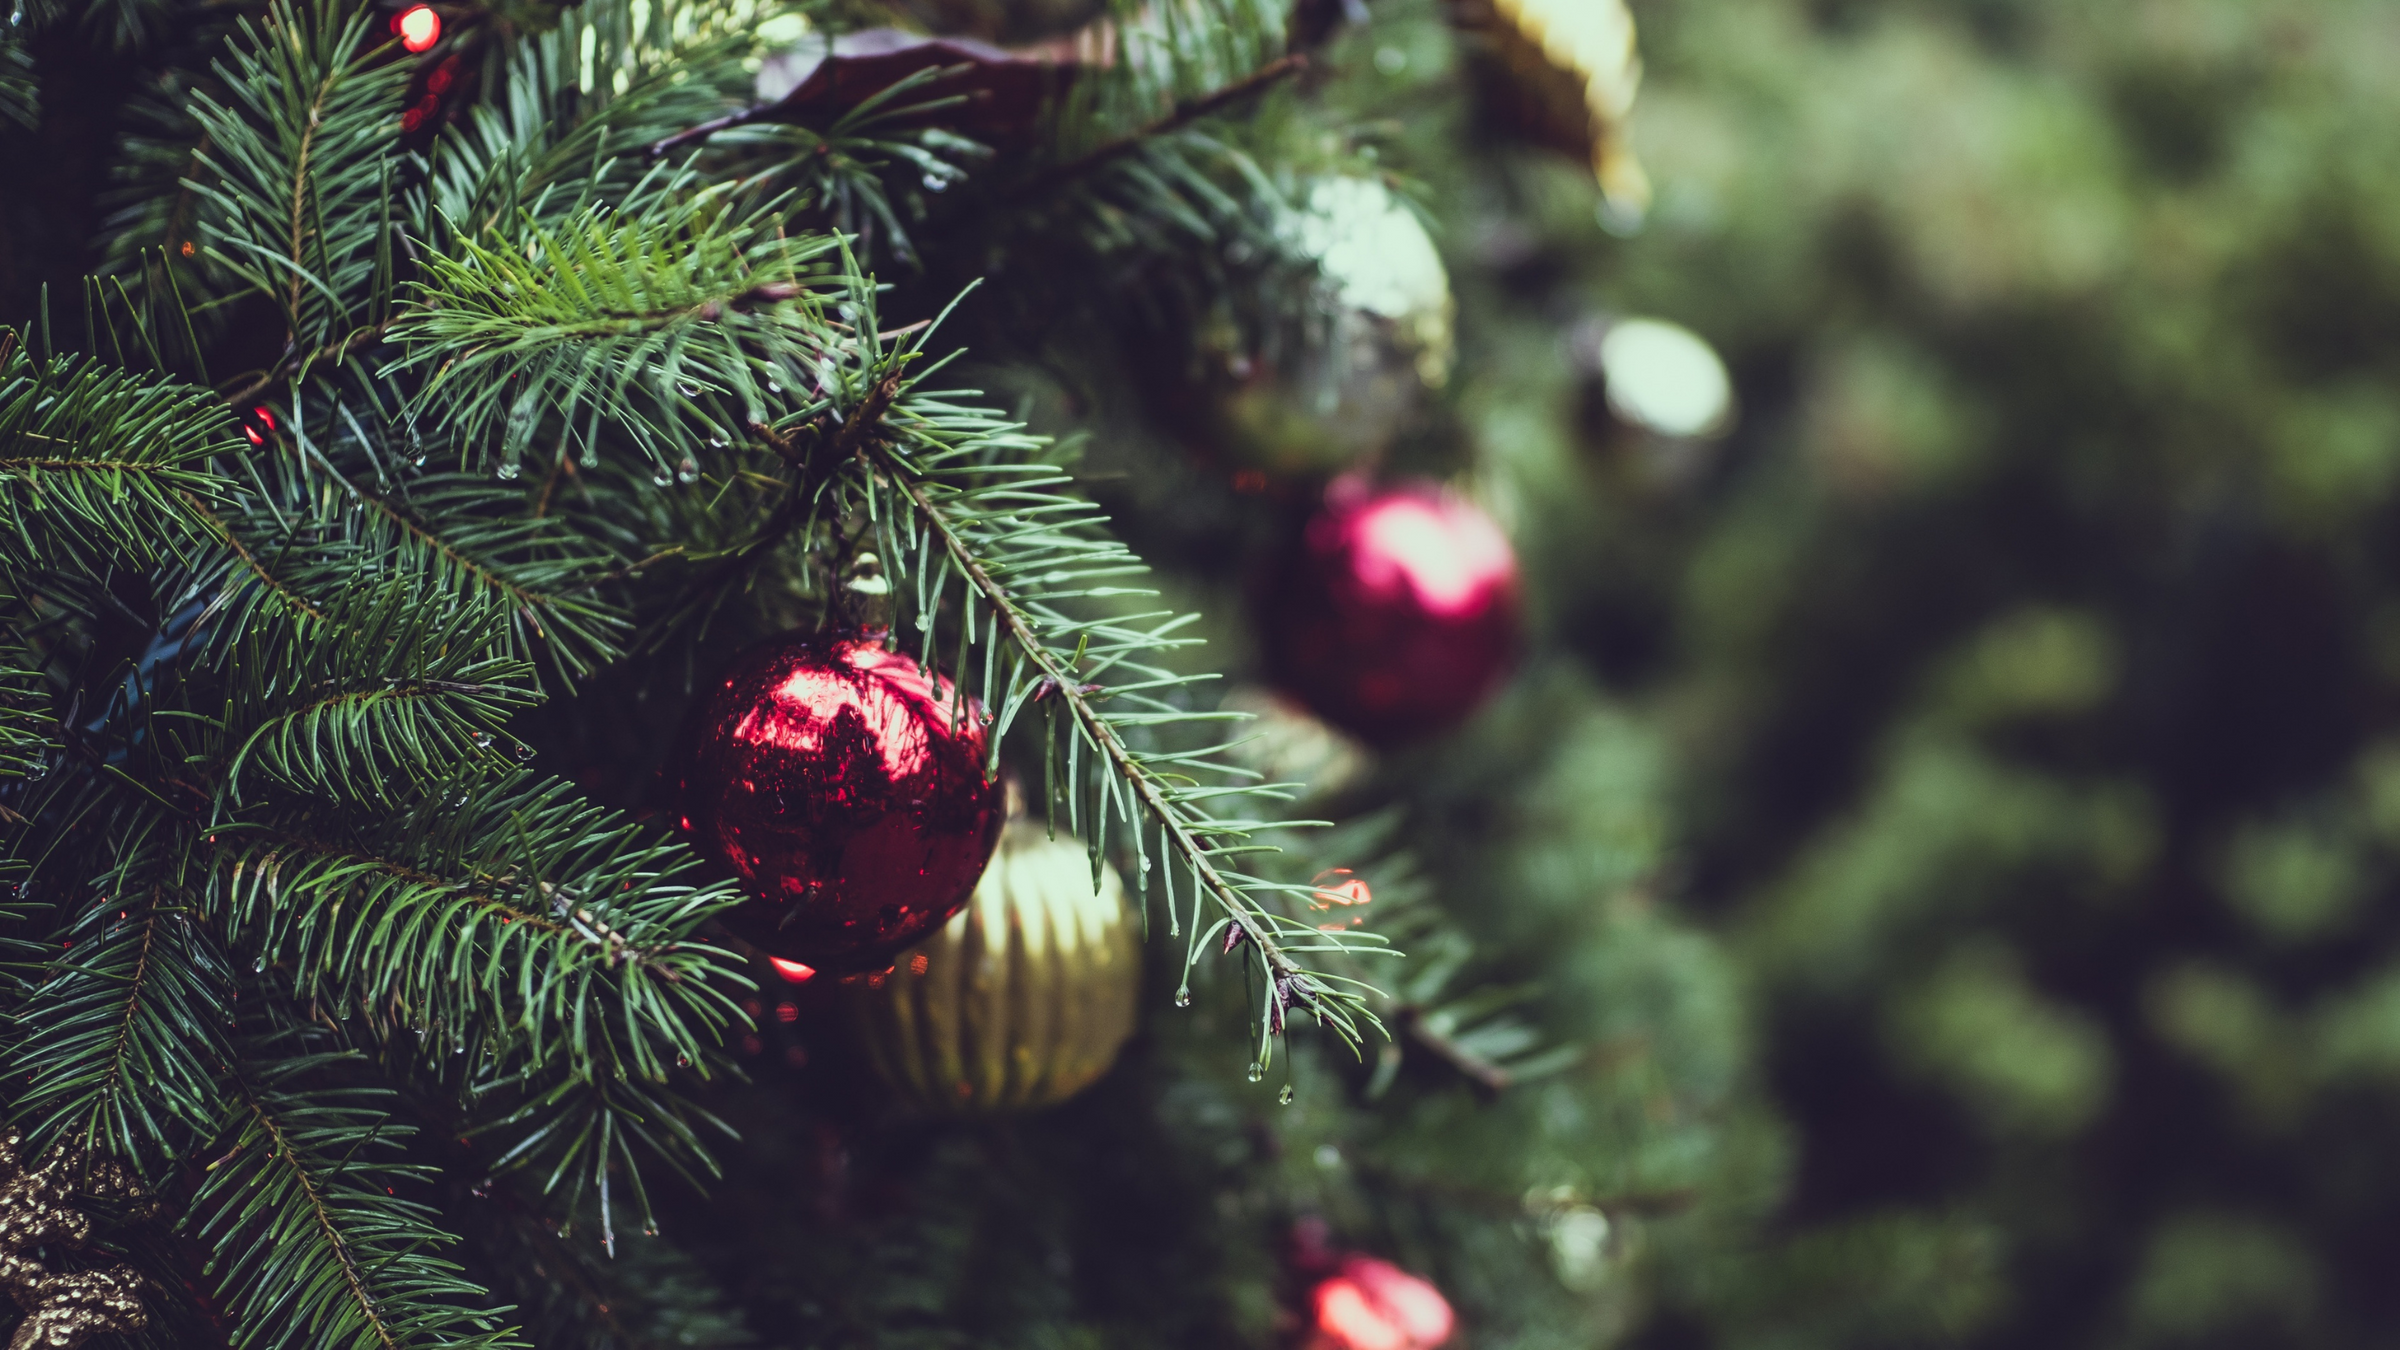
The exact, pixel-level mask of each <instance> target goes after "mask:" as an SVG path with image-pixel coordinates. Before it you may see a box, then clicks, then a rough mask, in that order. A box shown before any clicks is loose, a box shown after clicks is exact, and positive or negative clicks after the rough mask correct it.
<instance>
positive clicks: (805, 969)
mask: <svg viewBox="0 0 2400 1350" xmlns="http://www.w3.org/2000/svg"><path fill="white" fill-rule="evenodd" d="M767 964H768V965H770V966H773V967H775V973H776V974H778V975H781V976H782V977H783V978H785V979H786V980H789V981H791V982H792V983H793V984H806V983H808V982H809V981H810V980H813V979H815V978H816V977H817V968H816V967H815V966H804V965H801V964H800V963H799V962H797V961H786V960H784V959H783V958H782V957H780V956H770V957H768V958H767Z"/></svg>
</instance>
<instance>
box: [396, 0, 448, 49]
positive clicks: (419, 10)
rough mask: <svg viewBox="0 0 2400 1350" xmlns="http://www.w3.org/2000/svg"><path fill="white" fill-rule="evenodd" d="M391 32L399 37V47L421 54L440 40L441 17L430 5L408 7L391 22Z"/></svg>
mask: <svg viewBox="0 0 2400 1350" xmlns="http://www.w3.org/2000/svg"><path fill="white" fill-rule="evenodd" d="M392 31H393V32H395V33H398V34H399V35H400V45H401V46H403V47H406V48H407V49H409V50H410V51H412V52H421V51H424V50H426V49H428V48H430V47H431V46H433V44H435V43H437V42H439V41H441V40H442V16H441V15H439V14H436V13H434V12H433V6H431V5H410V6H409V7H408V8H407V9H404V10H402V11H400V16H399V17H398V18H396V19H393V20H392Z"/></svg>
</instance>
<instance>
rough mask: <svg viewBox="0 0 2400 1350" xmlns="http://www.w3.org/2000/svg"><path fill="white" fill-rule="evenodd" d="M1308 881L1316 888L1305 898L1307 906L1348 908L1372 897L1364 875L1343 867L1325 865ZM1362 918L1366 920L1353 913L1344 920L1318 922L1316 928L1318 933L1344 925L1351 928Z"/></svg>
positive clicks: (1361, 903)
mask: <svg viewBox="0 0 2400 1350" xmlns="http://www.w3.org/2000/svg"><path fill="white" fill-rule="evenodd" d="M1309 885H1310V886H1312V887H1315V888H1316V893H1315V894H1314V895H1312V896H1310V897H1309V901H1308V906H1309V908H1311V909H1335V908H1342V909H1348V908H1350V907H1352V906H1356V905H1366V904H1371V903H1373V902H1374V899H1375V892H1374V890H1373V889H1372V888H1370V887H1369V886H1368V885H1367V879H1366V878H1365V877H1362V876H1356V875H1353V874H1352V873H1351V871H1350V869H1349V868H1347V867H1329V868H1327V869H1325V870H1324V871H1322V872H1319V873H1317V875H1316V877H1315V879H1314V880H1312V881H1310V882H1309ZM1364 922H1366V920H1365V919H1364V918H1362V917H1359V916H1356V915H1353V916H1352V917H1351V918H1350V919H1349V920H1348V921H1346V922H1336V923H1321V924H1318V925H1317V931H1318V932H1320V933H1333V932H1339V931H1340V930H1342V929H1344V928H1355V927H1357V926H1358V925H1359V924H1361V923H1364Z"/></svg>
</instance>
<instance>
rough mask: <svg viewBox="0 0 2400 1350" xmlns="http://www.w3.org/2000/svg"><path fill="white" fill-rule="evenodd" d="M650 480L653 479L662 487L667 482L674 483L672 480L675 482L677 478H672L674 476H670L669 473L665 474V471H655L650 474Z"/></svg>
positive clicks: (652, 480)
mask: <svg viewBox="0 0 2400 1350" xmlns="http://www.w3.org/2000/svg"><path fill="white" fill-rule="evenodd" d="M650 481H651V482H653V483H656V484H657V485H659V486H660V487H665V486H666V485H667V484H669V483H672V482H674V481H675V480H674V479H672V478H669V477H668V476H667V475H665V474H663V473H654V474H652V475H650Z"/></svg>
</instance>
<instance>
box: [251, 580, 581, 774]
mask: <svg viewBox="0 0 2400 1350" xmlns="http://www.w3.org/2000/svg"><path fill="white" fill-rule="evenodd" d="M426 599H427V597H426V595H425V594H424V588H423V586H422V585H421V583H419V582H418V581H417V580H416V579H415V578H413V577H409V576H405V575H403V576H395V577H392V578H390V579H388V580H386V581H384V582H383V583H382V584H380V585H376V586H372V587H369V588H367V589H365V590H362V591H360V592H357V593H354V594H352V595H349V596H344V597H340V598H338V599H336V600H334V601H331V602H329V603H328V604H327V605H326V607H325V611H326V613H327V615H328V621H327V622H324V623H315V622H303V623H296V624H292V625H289V626H285V627H282V628H280V629H278V630H275V631H255V632H253V634H251V635H250V636H249V637H248V638H247V639H246V640H245V643H244V651H243V654H242V655H241V656H239V657H237V658H235V661H236V669H237V670H238V671H241V672H244V673H245V674H246V675H247V676H248V680H247V681H246V682H245V684H244V686H243V687H239V688H237V689H236V691H235V692H234V693H233V694H232V696H231V697H229V698H228V699H227V705H226V708H225V712H224V714H223V715H222V717H221V718H220V719H219V721H218V726H219V727H220V729H221V734H222V736H223V738H224V743H225V744H226V745H227V746H228V747H229V753H228V754H227V756H226V757H225V759H224V761H223V768H222V770H221V772H219V773H218V774H217V775H216V779H217V785H218V786H217V792H218V795H219V796H220V797H221V798H222V799H223V800H224V801H225V802H227V803H228V804H229V805H231V806H234V807H238V806H240V805H241V804H242V802H243V801H244V790H243V788H244V776H245V775H246V774H257V775H262V776H264V777H266V778H268V779H271V780H273V781H274V782H276V783H278V784H280V785H282V786H284V787H287V788H292V789H297V790H299V791H301V792H307V793H320V794H329V795H332V796H334V797H336V798H339V799H341V800H345V801H353V802H359V803H361V804H365V805H370V806H390V805H395V804H401V803H405V802H407V801H410V800H412V799H413V798H414V797H416V796H418V795H420V794H422V793H424V792H426V791H427V790H428V789H430V788H432V787H434V786H436V785H439V784H442V783H444V782H448V781H450V780H452V779H453V778H454V777H455V776H456V775H457V774H458V772H459V769H460V767H461V766H462V765H464V764H468V763H472V762H475V761H477V760H482V759H485V758H487V757H488V756H490V755H491V754H492V753H493V751H494V748H495V746H496V745H497V744H498V733H499V732H500V730H501V728H502V726H503V724H504V723H506V721H507V720H508V717H509V715H510V714H511V713H513V712H514V711H516V710H517V709H519V708H522V707H526V706H528V705H530V704H532V703H533V702H535V701H536V700H537V698H538V697H539V695H538V693H537V692H536V691H535V690H534V689H533V688H532V687H531V685H530V677H531V674H532V669H531V667H529V666H528V665H526V664H525V663H524V662H522V661H516V660H511V659H508V658H507V657H505V656H500V655H497V654H495V653H496V650H497V649H499V648H501V647H503V646H504V644H505V638H504V637H503V636H502V634H503V632H504V630H505V626H506V623H507V616H506V615H505V614H504V613H502V612H501V611H500V610H499V609H498V608H497V606H495V605H494V604H492V603H491V602H490V601H489V600H488V599H486V598H484V597H481V596H473V595H466V596H458V597H456V598H454V599H453V600H452V602H451V603H449V604H428V603H425V601H426ZM251 795H253V796H255V795H257V794H256V792H255V790H254V791H253V793H252V794H251Z"/></svg>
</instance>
